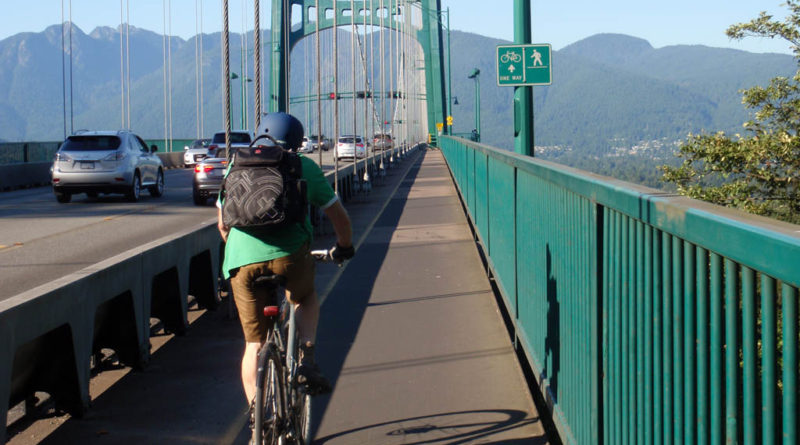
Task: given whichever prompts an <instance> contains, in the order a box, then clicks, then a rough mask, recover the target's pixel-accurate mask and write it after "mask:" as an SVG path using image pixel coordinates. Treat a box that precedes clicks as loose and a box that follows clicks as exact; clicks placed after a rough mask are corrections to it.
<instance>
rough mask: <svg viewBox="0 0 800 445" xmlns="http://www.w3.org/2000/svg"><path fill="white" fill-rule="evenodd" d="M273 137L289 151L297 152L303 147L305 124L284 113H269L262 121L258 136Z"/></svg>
mask: <svg viewBox="0 0 800 445" xmlns="http://www.w3.org/2000/svg"><path fill="white" fill-rule="evenodd" d="M264 134H265V135H268V136H272V137H273V138H274V139H275V140H276V141H277V142H278V143H279V144H281V145H283V147H284V148H286V149H287V150H297V149H298V148H300V146H301V145H303V124H302V123H301V122H300V120H298V119H297V118H296V117H294V116H292V115H291V114H288V113H284V112H282V111H281V112H276V113H269V114H267V115H266V116H264V118H263V119H261V126H259V127H258V132H257V133H256V135H257V136H259V135H264Z"/></svg>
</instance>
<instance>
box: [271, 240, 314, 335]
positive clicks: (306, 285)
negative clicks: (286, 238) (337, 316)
mask: <svg viewBox="0 0 800 445" xmlns="http://www.w3.org/2000/svg"><path fill="white" fill-rule="evenodd" d="M273 267H274V269H275V273H277V274H280V275H283V276H285V277H286V298H287V299H288V300H289V301H290V302H291V303H293V304H294V307H295V310H296V312H295V319H296V320H297V331H298V337H299V339H300V344H305V343H307V342H311V343H313V342H314V338H315V337H316V333H317V322H318V321H319V302H318V300H317V292H316V290H315V289H314V271H315V267H316V264H315V262H314V257H313V256H311V252H310V251H309V249H308V244H305V245H303V246H302V247H301V248H300V249H298V250H297V251H296V252H294V253H293V254H291V255H289V256H287V257H283V258H278V259H276V260H274V262H273Z"/></svg>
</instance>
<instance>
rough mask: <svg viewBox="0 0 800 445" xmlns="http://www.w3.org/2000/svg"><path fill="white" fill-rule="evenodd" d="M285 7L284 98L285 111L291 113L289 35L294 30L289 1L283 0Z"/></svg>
mask: <svg viewBox="0 0 800 445" xmlns="http://www.w3.org/2000/svg"><path fill="white" fill-rule="evenodd" d="M283 5H284V11H285V13H284V14H283V26H284V29H285V30H286V32H284V33H283V35H284V38H283V51H285V52H286V57H284V66H283V69H284V76H285V77H286V83H285V84H284V88H286V91H284V92H283V93H284V94H283V97H284V101H285V102H284V105H283V106H284V108H283V109H284V110H286V112H288V111H289V68H290V66H291V65H290V60H289V59H290V58H291V51H290V49H291V48H290V47H289V34H291V30H292V19H291V13H292V11H291V9H290V8H289V0H283Z"/></svg>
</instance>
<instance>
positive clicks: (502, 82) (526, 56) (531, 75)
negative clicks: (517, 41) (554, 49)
mask: <svg viewBox="0 0 800 445" xmlns="http://www.w3.org/2000/svg"><path fill="white" fill-rule="evenodd" d="M550 54H551V51H550V44H547V43H545V44H538V45H499V46H498V47H497V85H498V86H501V87H516V86H531V85H550V84H551V83H552V82H553V80H552V79H553V65H552V63H551V59H550Z"/></svg>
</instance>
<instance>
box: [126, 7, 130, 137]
mask: <svg viewBox="0 0 800 445" xmlns="http://www.w3.org/2000/svg"><path fill="white" fill-rule="evenodd" d="M125 64H126V68H125V69H126V72H127V79H128V81H127V82H126V83H127V85H128V88H127V89H126V92H125V95H126V98H127V100H126V104H127V105H126V109H127V113H125V114H126V118H125V119H126V121H127V123H128V125H127V126H126V128H128V129H130V128H131V2H130V0H126V1H125Z"/></svg>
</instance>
